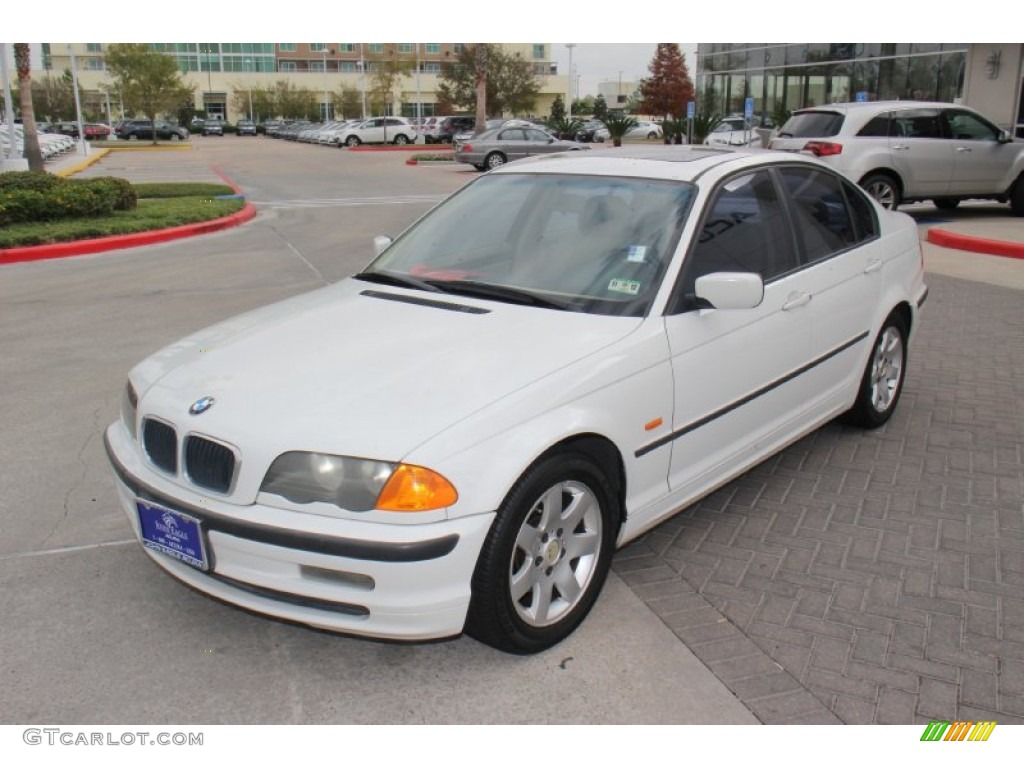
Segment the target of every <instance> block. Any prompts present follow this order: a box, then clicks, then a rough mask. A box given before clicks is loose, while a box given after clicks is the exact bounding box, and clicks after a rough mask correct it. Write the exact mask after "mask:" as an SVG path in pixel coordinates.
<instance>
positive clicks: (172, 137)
mask: <svg viewBox="0 0 1024 768" xmlns="http://www.w3.org/2000/svg"><path fill="white" fill-rule="evenodd" d="M170 138H171V141H181V136H179V135H178V134H176V133H172V134H171V137H170Z"/></svg>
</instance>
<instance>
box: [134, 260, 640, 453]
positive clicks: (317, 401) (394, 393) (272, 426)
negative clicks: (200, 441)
mask: <svg viewBox="0 0 1024 768" xmlns="http://www.w3.org/2000/svg"><path fill="white" fill-rule="evenodd" d="M382 297H389V298H382ZM395 299H398V300H395ZM410 301H412V302H415V303H409V302H410ZM446 305H447V307H448V308H446ZM451 307H456V308H463V310H462V311H459V310H458V309H452V308H451ZM464 308H470V309H471V310H473V309H482V310H484V312H483V313H473V312H467V311H465V309H464ZM640 322H641V320H640V319H639V318H625V317H608V316H596V315H587V314H582V313H577V312H561V311H557V310H548V309H538V308H534V307H524V306H518V305H510V304H503V303H498V302H493V301H481V300H477V299H469V298H463V297H459V296H450V295H443V294H428V293H423V292H418V291H408V290H403V289H399V288H391V287H388V286H382V285H375V284H372V283H368V282H363V281H359V280H354V279H349V280H345V281H343V282H342V283H339V284H337V285H334V286H331V287H329V288H326V289H322V290H319V291H315V292H313V293H310V294H306V295H304V296H299V297H296V298H294V299H290V300H288V301H285V302H281V303H280V304H275V305H272V306H270V307H266V308H264V309H261V310H257V311H255V312H251V313H249V314H247V315H243V316H241V317H239V318H236V319H234V320H229V321H227V322H226V323H222V324H220V325H217V326H214V327H212V328H210V329H207V330H206V331H202V332H200V333H197V334H194V335H193V336H190V337H188V338H187V339H183V340H182V341H181V342H178V343H177V344H174V345H172V346H170V347H167V348H166V349H164V350H163V351H161V352H159V353H157V354H156V355H154V356H152V357H150V358H149V359H148V360H146V361H144V362H143V363H141V364H140V365H139V366H138V367H137V368H136V369H135V370H134V371H133V374H132V376H133V380H134V381H136V382H137V383H138V386H139V390H140V393H139V394H140V404H139V411H140V414H141V415H143V416H145V415H147V414H152V415H156V416H160V417H162V418H165V419H167V420H170V421H172V423H175V424H177V425H179V427H180V428H182V429H185V430H189V431H197V432H202V433H203V434H206V435H209V436H211V437H215V438H218V439H221V440H225V441H228V442H230V443H232V444H234V445H236V446H238V447H240V448H242V449H243V451H244V450H245V449H246V448H247V447H254V446H259V451H258V452H259V453H264V452H267V454H268V455H276V454H277V453H280V452H283V451H288V450H312V451H325V452H331V453H341V454H346V455H355V456H364V457H368V458H377V459H383V460H389V461H397V460H400V459H402V458H403V457H405V456H406V455H407V454H408V453H409V452H410V451H412V450H413V449H414V448H416V447H417V446H419V445H421V444H422V443H423V442H425V441H426V440H428V439H430V438H431V437H433V436H435V435H437V434H438V433H439V432H441V431H442V430H444V429H445V428H447V427H449V426H451V425H453V424H455V423H457V422H458V421H460V420H462V419H464V418H466V417H467V416H469V415H471V414H473V413H475V412H477V411H480V410H481V409H483V408H486V407H487V406H489V405H491V404H492V403H494V402H495V401H497V400H500V399H501V398H503V397H505V396H507V395H509V394H510V393H512V392H514V391H516V390H517V389H520V388H522V387H525V386H527V385H529V384H530V383H532V382H534V381H536V380H538V379H540V378H542V377H544V376H545V375H548V374H550V373H552V372H554V371H556V370H558V369H559V368H562V367H565V366H567V365H570V364H572V363H574V362H575V361H577V360H579V359H581V358H583V357H586V356H588V355H592V354H595V353H596V352H598V351H599V350H601V349H602V348H604V347H606V346H608V345H610V344H612V343H614V342H615V341H617V340H619V339H621V338H622V337H623V336H625V335H627V334H628V333H630V332H631V331H632V330H634V329H635V328H637V327H638V326H639V324H640ZM203 397H213V398H215V400H216V402H215V404H214V406H213V407H212V408H210V410H209V411H207V412H206V413H203V414H201V415H199V416H192V415H189V413H188V409H189V406H190V405H191V404H192V403H194V402H195V401H196V400H198V399H200V398H203Z"/></svg>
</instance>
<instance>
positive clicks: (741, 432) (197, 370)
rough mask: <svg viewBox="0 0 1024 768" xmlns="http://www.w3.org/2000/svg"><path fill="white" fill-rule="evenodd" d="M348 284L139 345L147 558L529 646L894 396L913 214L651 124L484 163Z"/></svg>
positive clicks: (377, 626)
mask: <svg viewBox="0 0 1024 768" xmlns="http://www.w3.org/2000/svg"><path fill="white" fill-rule="evenodd" d="M378 247H379V249H380V253H379V256H378V257H377V258H376V259H375V260H374V261H373V262H372V263H371V264H370V265H369V266H367V267H366V269H365V270H364V271H362V272H360V273H359V274H356V275H354V276H352V277H350V278H347V279H345V280H343V281H341V282H339V283H337V284H335V285H332V286H329V287H327V288H323V289H320V290H317V291H314V292H312V293H309V294H306V295H303V296H299V297H296V298H292V299H290V300H287V301H284V302H282V303H279V304H275V305H273V306H270V307H266V308H264V309H261V310H257V311H255V312H251V313H249V314H246V315H243V316H241V317H238V318H236V319H233V320H229V321H227V322H224V323H222V324H220V325H217V326H214V327H212V328H209V329H207V330H205V331H202V332H200V333H197V334H195V335H193V336H190V337H188V338H185V339H183V340H181V341H180V342H178V343H176V344H173V345H171V346H169V347H167V348H166V349H164V350H162V351H160V352H158V353H156V354H155V355H153V356H152V357H150V358H148V359H146V360H144V361H143V362H141V363H140V364H139V365H137V366H136V367H135V368H133V369H132V371H131V372H130V375H129V377H128V382H127V384H126V387H125V391H124V398H123V406H122V413H121V418H120V419H119V420H118V421H116V422H115V423H114V424H112V425H111V426H110V427H109V428H108V429H107V431H106V441H105V442H106V447H107V452H108V455H109V457H110V461H111V463H112V465H113V468H114V473H115V475H116V478H117V488H118V491H119V495H120V500H121V503H122V505H123V507H124V510H125V512H126V513H127V515H128V519H129V521H130V523H131V526H132V528H133V529H134V531H135V533H136V535H137V536H138V538H139V540H140V541H141V543H142V544H143V545H144V546H145V548H146V552H147V553H148V554H149V555H150V556H151V557H152V559H153V560H154V561H155V562H156V563H157V564H158V565H160V566H161V567H162V568H164V569H165V570H166V571H169V572H170V573H171V574H172V575H174V576H175V577H177V578H178V579H180V580H182V581H184V582H186V583H187V584H190V585H191V586H193V587H195V588H196V589H198V590H201V591H202V592H205V593H208V594H210V595H213V596H215V597H217V598H220V599H222V600H225V601H227V602H230V603H233V604H236V605H239V606H243V607H245V608H248V609H251V610H253V611H257V612H260V613H263V614H269V615H272V616H276V617H280V618H283V619H288V620H292V621H296V622H301V623H305V624H308V625H312V626H315V627H320V628H324V629H329V630H334V631H338V632H345V633H352V634H357V635H366V636H371V637H380V638H397V639H409V640H413V639H427V638H440V637H447V636H451V635H457V634H459V633H461V632H466V633H468V634H470V635H472V636H473V637H475V638H477V639H479V640H481V641H483V642H485V643H488V644H490V645H493V646H495V647H497V648H500V649H504V650H506V651H510V652H514V653H532V652H536V651H540V650H543V649H545V648H548V647H550V646H551V645H553V644H555V643H557V642H559V641H560V640H562V639H563V638H565V637H566V636H567V635H568V634H569V633H570V632H572V631H573V629H574V628H575V627H576V626H577V625H579V623H580V622H581V621H582V620H583V619H584V617H585V616H586V614H587V612H588V611H589V610H590V608H591V606H592V605H593V604H594V601H595V600H596V599H597V597H598V594H599V592H600V590H601V586H602V584H603V583H604V581H605V577H606V575H607V573H608V568H609V563H610V560H611V557H612V553H613V551H614V550H615V548H616V547H618V546H620V545H622V544H624V543H626V542H628V541H629V540H630V539H633V538H635V537H636V536H638V535H640V534H641V533H643V532H644V531H646V530H648V529H649V528H651V527H652V526H655V525H657V524H658V523H659V522H660V521H662V520H664V519H666V518H667V517H669V516H670V515H672V514H673V513H675V512H678V511H679V510H680V509H682V508H684V507H686V506H687V505H689V504H691V503H692V502H694V501H695V500H696V499H699V498H700V497H701V496H703V495H705V494H707V493H709V492H710V491H712V490H713V489H715V488H717V487H719V486H721V485H722V484H723V483H725V482H727V481H728V480H729V479H731V478H733V477H736V476H737V475H738V474H740V473H742V472H743V471H745V470H747V469H748V468H750V467H751V466H753V465H754V464H756V463H757V462H759V461H761V460H762V459H764V458H765V457H767V456H769V455H771V454H772V453H774V452H776V451H778V450H780V449H781V448H783V447H784V446H786V445H787V444H789V443H791V442H793V441H794V440H796V439H798V438H799V437H801V436H802V435H805V434H807V433H808V432H810V431H812V430H814V429H816V428H817V427H819V426H820V425H822V424H824V423H826V422H828V421H829V420H831V419H834V418H837V417H841V418H844V419H846V420H848V421H850V422H852V423H855V424H859V425H862V426H863V427H866V428H872V427H878V426H880V425H882V424H884V423H885V422H886V420H887V419H888V418H889V417H890V415H891V414H892V413H893V410H894V409H895V408H896V405H897V402H898V400H899V397H900V391H901V389H902V386H903V382H904V377H905V375H906V371H907V363H908V349H909V345H910V340H911V339H912V337H913V335H914V331H915V329H916V327H917V324H918V319H919V310H920V308H921V306H922V304H923V303H924V300H925V296H926V293H927V291H926V288H925V285H924V282H923V269H922V261H921V252H920V245H919V241H918V235H917V228H916V226H915V224H914V222H913V221H912V220H911V219H909V218H908V217H906V216H905V215H903V214H900V213H895V212H891V211H886V210H884V209H882V208H881V207H880V206H878V205H877V204H876V203H875V202H874V201H873V200H871V199H870V198H869V197H868V196H867V195H866V194H865V193H864V191H863V190H861V189H859V188H858V187H857V186H856V185H854V184H852V183H851V182H849V181H847V180H845V179H844V178H843V177H842V176H840V175H839V174H838V173H836V172H834V171H832V170H831V169H830V168H828V167H826V166H825V165H824V164H822V163H820V162H819V161H817V160H815V159H813V158H805V157H802V156H794V155H790V154H784V153H769V152H756V153H755V152H729V151H721V150H716V149H712V148H707V147H700V148H698V147H694V148H690V147H674V146H672V147H670V146H656V147H633V148H630V147H626V148H622V149H621V150H609V151H607V152H601V153H593V152H590V153H572V154H571V156H569V155H563V156H557V155H556V156H548V157H544V158H534V159H530V160H524V161H520V162H517V163H514V164H510V165H508V166H505V167H502V168H501V169H499V170H496V171H492V172H491V173H488V174H485V175H483V176H481V177H480V178H479V179H477V180H475V181H473V182H472V183H470V184H468V185H467V186H466V187H465V188H463V189H462V190H461V191H459V192H457V193H456V194H454V195H452V196H451V197H450V198H448V199H447V200H446V201H445V202H443V203H441V204H440V205H439V206H437V207H436V208H435V209H433V210H432V211H431V212H430V213H428V214H427V215H426V216H424V217H423V218H422V219H420V220H419V221H418V222H416V223H415V224H414V225H412V226H411V227H410V228H409V229H408V230H406V231H405V232H404V233H403V234H402V235H401V236H400V237H398V238H397V239H395V240H394V241H393V242H392V241H389V240H387V239H386V238H380V239H379V242H378Z"/></svg>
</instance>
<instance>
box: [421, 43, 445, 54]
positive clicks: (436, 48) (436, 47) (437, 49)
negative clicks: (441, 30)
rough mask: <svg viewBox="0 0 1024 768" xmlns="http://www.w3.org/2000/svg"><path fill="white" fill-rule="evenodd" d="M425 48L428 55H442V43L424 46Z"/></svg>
mask: <svg viewBox="0 0 1024 768" xmlns="http://www.w3.org/2000/svg"><path fill="white" fill-rule="evenodd" d="M424 48H425V50H426V52H427V53H436V54H440V53H441V44H440V43H427V44H426V45H425V46H424Z"/></svg>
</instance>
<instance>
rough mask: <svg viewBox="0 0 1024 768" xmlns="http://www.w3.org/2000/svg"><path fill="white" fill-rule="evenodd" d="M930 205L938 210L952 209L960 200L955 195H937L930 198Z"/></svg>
mask: <svg viewBox="0 0 1024 768" xmlns="http://www.w3.org/2000/svg"><path fill="white" fill-rule="evenodd" d="M932 205H934V206H935V207H936V208H938V209H939V210H940V211H952V210H953V209H954V208H956V207H957V206H958V205H960V200H959V199H957V198H955V197H937V198H935V199H934V200H932Z"/></svg>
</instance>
